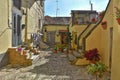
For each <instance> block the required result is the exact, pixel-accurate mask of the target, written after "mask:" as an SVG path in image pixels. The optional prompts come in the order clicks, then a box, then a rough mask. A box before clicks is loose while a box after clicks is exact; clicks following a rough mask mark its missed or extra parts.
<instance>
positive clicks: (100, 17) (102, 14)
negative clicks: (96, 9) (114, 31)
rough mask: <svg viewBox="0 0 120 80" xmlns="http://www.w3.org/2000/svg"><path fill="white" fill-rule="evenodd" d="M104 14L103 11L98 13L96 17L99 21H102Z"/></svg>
mask: <svg viewBox="0 0 120 80" xmlns="http://www.w3.org/2000/svg"><path fill="white" fill-rule="evenodd" d="M104 14H105V11H102V12H100V13H99V15H98V16H99V19H102V18H103V16H104Z"/></svg>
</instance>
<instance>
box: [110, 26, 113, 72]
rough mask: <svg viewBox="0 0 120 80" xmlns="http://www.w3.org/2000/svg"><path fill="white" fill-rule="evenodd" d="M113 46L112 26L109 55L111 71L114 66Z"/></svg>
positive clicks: (111, 29)
mask: <svg viewBox="0 0 120 80" xmlns="http://www.w3.org/2000/svg"><path fill="white" fill-rule="evenodd" d="M112 48H113V28H110V55H109V67H110V71H111V67H112Z"/></svg>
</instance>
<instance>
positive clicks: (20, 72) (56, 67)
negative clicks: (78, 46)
mask: <svg viewBox="0 0 120 80" xmlns="http://www.w3.org/2000/svg"><path fill="white" fill-rule="evenodd" d="M0 78H1V79H0V80H95V79H91V78H92V77H91V76H90V75H88V74H87V72H86V67H85V66H75V65H71V64H70V63H69V61H68V59H67V55H66V54H65V53H52V52H51V51H41V53H40V54H39V58H37V60H36V62H35V63H34V64H33V65H31V66H29V67H25V68H23V67H22V68H10V66H7V67H4V68H2V69H1V70H0Z"/></svg>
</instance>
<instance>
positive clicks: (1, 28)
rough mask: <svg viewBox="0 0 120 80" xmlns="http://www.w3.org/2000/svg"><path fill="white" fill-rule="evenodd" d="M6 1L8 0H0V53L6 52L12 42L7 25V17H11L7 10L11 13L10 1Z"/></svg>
mask: <svg viewBox="0 0 120 80" xmlns="http://www.w3.org/2000/svg"><path fill="white" fill-rule="evenodd" d="M7 1H9V0H0V53H3V52H6V51H7V49H8V47H11V44H12V35H11V33H12V32H11V30H12V29H10V28H9V26H8V19H9V18H11V16H8V11H9V13H11V9H10V8H11V5H10V3H11V1H9V2H7ZM8 3H9V4H8ZM8 5H9V8H8Z"/></svg>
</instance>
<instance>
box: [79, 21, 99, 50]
mask: <svg viewBox="0 0 120 80" xmlns="http://www.w3.org/2000/svg"><path fill="white" fill-rule="evenodd" d="M98 22H99V21H98ZM96 24H97V23H90V24H88V26H87V27H86V28H85V29H84V30H83V32H82V33H81V34H80V35H79V36H78V48H79V49H81V50H82V51H85V38H86V36H87V35H88V34H90V32H91V31H92V30H93V29H94V28H95V25H96Z"/></svg>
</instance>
